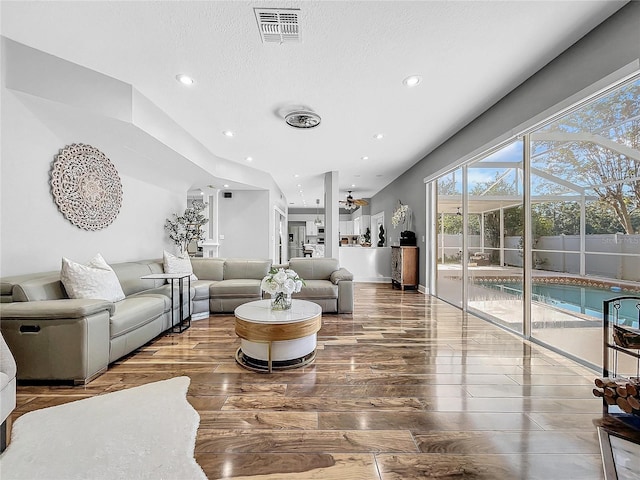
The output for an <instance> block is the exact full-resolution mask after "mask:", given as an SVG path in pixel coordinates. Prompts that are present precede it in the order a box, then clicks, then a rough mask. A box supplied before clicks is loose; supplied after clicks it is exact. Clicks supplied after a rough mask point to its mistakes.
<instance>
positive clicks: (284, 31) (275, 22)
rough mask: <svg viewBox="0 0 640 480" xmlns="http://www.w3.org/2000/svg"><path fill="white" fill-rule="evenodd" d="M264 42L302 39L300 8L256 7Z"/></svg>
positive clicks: (287, 41) (284, 41)
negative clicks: (299, 19)
mask: <svg viewBox="0 0 640 480" xmlns="http://www.w3.org/2000/svg"><path fill="white" fill-rule="evenodd" d="M253 11H254V12H255V14H256V20H257V21H258V29H259V30H260V37H261V38H262V42H263V43H292V42H299V41H300V26H299V24H298V14H299V12H300V10H299V9H297V8H295V9H285V8H254V9H253Z"/></svg>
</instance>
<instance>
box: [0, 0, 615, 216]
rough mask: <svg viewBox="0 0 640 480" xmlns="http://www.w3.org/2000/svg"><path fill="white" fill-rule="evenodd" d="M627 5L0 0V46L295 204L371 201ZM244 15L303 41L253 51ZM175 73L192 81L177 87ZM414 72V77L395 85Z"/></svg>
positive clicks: (256, 39)
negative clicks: (296, 29)
mask: <svg viewBox="0 0 640 480" xmlns="http://www.w3.org/2000/svg"><path fill="white" fill-rule="evenodd" d="M625 3H626V2H625V1H611V0H604V1H598V0H590V1H557V0H556V1H407V2H405V1H374V2H366V1H278V2H275V1H184V0H183V1H166V2H165V1H131V2H127V1H110V2H101V1H70V2H59V1H47V2H31V1H15V2H14V1H6V0H3V1H2V2H1V3H0V8H1V15H2V18H1V28H2V35H4V36H6V37H9V38H11V39H13V40H16V41H18V42H20V43H24V44H26V45H28V46H31V47H34V48H37V49H40V50H42V51H45V52H47V53H51V54H53V55H56V56H59V57H61V58H64V59H66V60H70V61H72V62H75V63H78V64H80V65H83V66H86V67H88V68H91V69H93V70H96V71H99V72H101V73H104V74H107V75H109V76H112V77H114V78H116V79H118V80H121V81H124V82H127V83H129V84H131V85H133V86H134V87H135V88H136V89H138V90H139V91H140V92H141V93H143V94H144V95H145V96H147V97H148V98H149V99H150V100H152V101H153V102H154V103H155V104H157V105H158V106H159V107H160V108H161V109H162V110H164V111H165V112H166V113H167V114H168V115H169V116H171V117H172V118H173V119H174V120H175V121H176V122H177V123H178V124H180V125H181V126H182V127H183V128H185V129H186V130H187V131H189V132H190V133H191V134H192V135H193V136H194V137H195V138H196V139H198V140H199V141H200V142H201V143H202V144H203V145H205V146H206V147H207V148H208V149H209V150H210V151H211V152H212V153H213V154H215V155H217V156H219V157H222V158H226V159H229V160H231V161H234V162H238V163H241V164H244V165H248V166H251V167H252V168H257V169H260V170H264V171H268V172H270V173H271V174H272V176H273V178H274V179H275V181H276V182H277V183H278V185H279V186H280V188H281V189H282V191H283V192H284V193H285V195H286V197H287V200H288V202H289V206H290V207H302V206H305V205H306V206H307V207H309V208H315V206H316V205H315V199H316V198H320V199H321V205H322V204H323V176H324V173H325V172H327V171H338V172H339V179H340V191H341V192H345V193H344V194H345V195H346V191H347V190H353V191H354V194H353V195H354V197H356V198H360V197H365V198H367V197H371V196H373V195H374V194H375V193H377V192H379V191H380V190H381V189H382V188H384V187H385V186H386V185H387V184H389V183H390V182H391V181H393V180H394V179H395V178H397V177H398V176H399V175H400V174H401V173H402V172H404V171H406V170H407V169H408V168H409V167H410V166H412V165H413V164H415V163H416V162H417V161H419V160H420V159H422V158H423V157H424V156H425V155H426V154H427V153H429V152H430V151H432V150H433V149H434V148H435V147H437V146H438V145H439V144H441V143H442V142H443V141H445V140H446V139H447V138H448V137H450V136H451V135H452V134H453V133H455V132H456V131H458V130H459V129H460V128H461V127H463V126H464V125H466V124H467V123H469V122H470V121H471V120H473V119H474V118H475V117H477V116H478V115H479V114H480V113H482V112H483V111H484V110H486V109H487V108H488V107H490V106H491V105H492V104H494V103H495V102H496V101H497V100H499V99H500V98H502V97H503V96H504V95H505V94H507V93H508V92H509V91H511V90H512V89H513V88H515V87H516V86H518V85H519V84H520V83H522V82H523V81H524V80H525V79H527V78H528V77H529V76H531V75H532V74H533V73H535V72H536V71H537V70H539V69H540V68H541V67H543V66H544V65H545V64H546V63H548V62H549V61H550V60H551V59H553V58H554V57H555V56H557V55H558V54H559V53H561V52H562V51H563V50H565V49H566V48H567V47H569V46H570V45H571V44H573V43H574V42H576V41H577V40H578V39H579V38H580V37H582V36H583V35H584V34H585V33H587V32H588V31H589V30H591V29H592V28H593V27H594V26H596V25H597V24H599V23H600V22H602V21H603V20H604V19H605V18H607V17H608V16H610V15H611V14H612V13H614V12H615V11H616V10H618V9H619V8H620V7H622V6H623V5H624V4H625ZM254 7H260V8H267V7H272V8H297V9H299V16H300V32H301V42H300V43H291V44H282V45H280V44H265V43H262V41H261V38H260V35H259V32H258V28H257V22H256V18H255V15H254V12H253V8H254ZM180 73H184V74H188V75H190V76H192V77H193V78H194V79H195V82H196V83H195V84H194V85H192V86H189V87H186V86H183V85H181V84H179V83H178V82H177V81H176V79H175V77H176V75H177V74H180ZM409 75H420V76H421V77H422V82H421V83H420V84H419V85H418V86H416V87H413V88H407V87H405V86H404V85H403V83H402V80H403V79H404V78H405V77H407V76H409ZM295 106H305V107H308V108H310V109H312V110H314V111H315V112H317V113H318V114H319V115H320V116H321V117H322V123H321V124H320V126H318V127H317V128H315V129H312V130H297V129H293V128H292V127H289V126H288V125H286V124H285V122H284V120H283V114H284V113H286V112H288V111H289V110H290V109H292V108H293V107H295ZM224 130H231V131H233V132H234V134H235V135H234V136H233V137H232V138H229V137H226V136H224V135H223V134H222V132H223V131H224ZM377 133H382V134H384V138H383V139H381V140H376V139H375V138H374V135H375V134H377ZM364 156H366V157H368V159H367V160H363V159H362V157H364ZM247 157H251V158H252V159H253V160H252V161H251V162H247V160H246V158H247ZM454 160H455V159H452V161H454ZM295 175H298V177H295ZM297 185H301V188H299V187H298V186H297ZM352 185H355V186H352ZM194 186H198V185H194ZM300 189H302V191H303V194H300V193H299V190H300ZM305 202H306V203H305Z"/></svg>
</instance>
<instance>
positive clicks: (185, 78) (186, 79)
mask: <svg viewBox="0 0 640 480" xmlns="http://www.w3.org/2000/svg"><path fill="white" fill-rule="evenodd" d="M176 80H177V81H179V82H180V83H181V84H183V85H193V84H194V83H195V82H194V80H193V78H191V77H190V76H189V75H185V74H184V73H181V74H180V75H176Z"/></svg>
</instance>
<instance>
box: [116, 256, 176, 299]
mask: <svg viewBox="0 0 640 480" xmlns="http://www.w3.org/2000/svg"><path fill="white" fill-rule="evenodd" d="M111 268H113V271H114V272H116V275H117V276H118V280H120V285H121V286H122V290H123V291H124V294H125V295H126V296H127V297H128V296H129V295H133V294H134V293H138V292H142V291H143V290H149V289H150V288H155V287H159V286H160V285H163V284H164V280H149V279H145V280H143V279H141V278H140V277H143V276H144V275H150V274H152V273H158V272H155V271H153V269H152V268H151V264H148V263H146V262H123V263H114V264H112V265H111ZM160 273H162V272H160Z"/></svg>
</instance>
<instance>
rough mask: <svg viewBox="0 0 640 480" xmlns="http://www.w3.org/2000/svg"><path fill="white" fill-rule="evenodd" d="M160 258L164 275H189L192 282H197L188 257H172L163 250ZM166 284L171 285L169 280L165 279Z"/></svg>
mask: <svg viewBox="0 0 640 480" xmlns="http://www.w3.org/2000/svg"><path fill="white" fill-rule="evenodd" d="M162 258H163V265H164V273H190V274H191V281H192V282H195V281H196V280H198V277H196V276H195V275H194V274H193V267H192V266H191V260H190V259H189V255H187V254H182V255H174V254H172V253H169V252H167V251H166V250H165V251H164V253H163V256H162ZM167 283H171V280H169V279H167Z"/></svg>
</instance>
